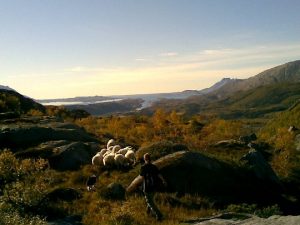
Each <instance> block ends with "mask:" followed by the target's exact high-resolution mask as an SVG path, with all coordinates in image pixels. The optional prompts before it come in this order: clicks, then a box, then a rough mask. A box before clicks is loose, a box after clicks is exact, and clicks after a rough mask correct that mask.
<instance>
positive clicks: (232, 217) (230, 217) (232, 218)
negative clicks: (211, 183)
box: [182, 213, 300, 225]
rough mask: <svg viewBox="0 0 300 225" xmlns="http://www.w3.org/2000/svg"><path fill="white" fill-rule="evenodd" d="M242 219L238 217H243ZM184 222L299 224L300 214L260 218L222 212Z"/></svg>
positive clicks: (201, 224)
mask: <svg viewBox="0 0 300 225" xmlns="http://www.w3.org/2000/svg"><path fill="white" fill-rule="evenodd" d="M241 217H242V219H238V218H241ZM182 224H193V225H299V224H300V216H279V215H274V216H271V217H269V218H260V217H257V216H254V215H249V214H230V213H228V214H221V215H218V216H214V217H211V218H202V219H198V220H194V221H187V222H186V223H182Z"/></svg>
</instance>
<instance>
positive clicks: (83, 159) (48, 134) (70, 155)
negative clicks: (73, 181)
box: [0, 117, 99, 171]
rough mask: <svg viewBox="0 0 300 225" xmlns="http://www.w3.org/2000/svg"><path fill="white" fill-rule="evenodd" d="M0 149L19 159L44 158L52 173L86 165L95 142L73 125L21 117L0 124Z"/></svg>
mask: <svg viewBox="0 0 300 225" xmlns="http://www.w3.org/2000/svg"><path fill="white" fill-rule="evenodd" d="M0 126H1V130H0V149H1V148H9V149H10V150H11V151H12V152H14V153H15V154H16V156H17V157H21V158H44V159H48V160H49V164H50V167H51V168H53V169H56V170H61V171H64V170H76V169H79V168H80V166H82V165H85V164H89V163H90V162H91V158H92V157H93V155H94V154H95V153H96V152H97V151H98V150H99V141H98V140H97V139H96V138H95V137H94V136H92V135H90V134H88V133H87V132H86V131H85V130H84V129H82V128H80V127H79V126H77V125H76V124H72V123H64V122H63V121H61V120H60V119H57V118H52V117H22V118H18V119H15V120H12V121H1V122H0Z"/></svg>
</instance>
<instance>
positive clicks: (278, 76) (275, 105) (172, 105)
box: [145, 60, 300, 119]
mask: <svg viewBox="0 0 300 225" xmlns="http://www.w3.org/2000/svg"><path fill="white" fill-rule="evenodd" d="M222 81H223V82H222ZM222 81H220V82H218V83H219V84H221V85H219V84H218V83H217V84H215V85H214V86H215V87H217V88H214V90H213V91H211V92H210V93H207V94H203V95H198V96H196V95H195V96H191V97H189V98H187V99H184V100H163V101H160V102H156V103H155V104H154V105H153V106H152V107H150V108H149V109H147V110H145V112H146V113H153V112H154V111H155V110H156V109H157V108H164V109H165V110H167V111H171V110H176V111H180V112H183V113H187V114H190V115H193V114H197V113H212V114H217V115H219V116H221V117H223V118H228V119H234V118H240V117H247V118H249V117H251V118H254V117H261V116H264V115H267V114H269V113H273V112H277V111H282V110H285V109H288V108H289V107H290V106H291V105H292V104H293V103H294V102H296V101H298V99H300V60H297V61H294V62H289V63H286V64H283V65H280V66H277V67H274V68H271V69H268V70H266V71H263V72H261V73H259V74H258V75H256V76H253V77H250V78H248V79H243V80H240V79H230V80H226V79H225V80H224V79H223V80H222ZM226 81H229V82H226ZM214 86H212V87H214Z"/></svg>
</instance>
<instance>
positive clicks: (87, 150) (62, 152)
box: [49, 142, 97, 171]
mask: <svg viewBox="0 0 300 225" xmlns="http://www.w3.org/2000/svg"><path fill="white" fill-rule="evenodd" d="M95 152H97V151H95V150H93V149H92V148H91V146H89V144H88V143H83V142H72V143H70V144H68V145H63V146H60V147H57V148H55V149H54V150H53V153H54V154H53V155H52V156H51V157H49V163H50V166H51V168H53V169H56V170H60V171H65V170H77V169H79V168H80V166H82V165H85V164H89V163H91V159H92V156H93V155H94V153H95Z"/></svg>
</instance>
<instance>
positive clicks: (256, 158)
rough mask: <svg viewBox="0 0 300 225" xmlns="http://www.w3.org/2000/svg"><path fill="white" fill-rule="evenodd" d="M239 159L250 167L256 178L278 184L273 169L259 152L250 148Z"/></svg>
mask: <svg viewBox="0 0 300 225" xmlns="http://www.w3.org/2000/svg"><path fill="white" fill-rule="evenodd" d="M241 161H244V162H245V164H246V165H247V166H249V167H250V169H251V170H252V171H253V172H254V173H255V175H256V177H257V178H259V179H261V180H264V181H270V182H273V183H277V184H278V185H280V181H279V179H278V177H277V175H276V174H275V172H274V170H273V169H272V168H271V166H270V165H269V163H268V162H267V161H266V160H265V158H264V156H263V155H262V153H260V152H259V151H256V150H255V149H251V150H250V151H249V152H248V153H247V154H246V155H244V156H243V157H242V158H241Z"/></svg>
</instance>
